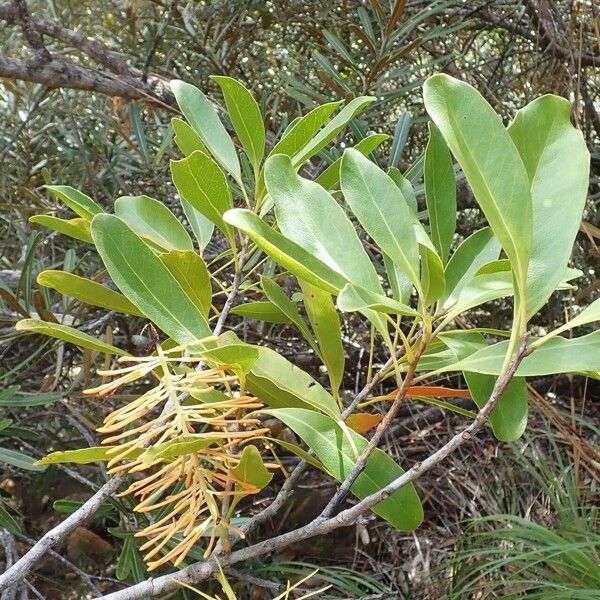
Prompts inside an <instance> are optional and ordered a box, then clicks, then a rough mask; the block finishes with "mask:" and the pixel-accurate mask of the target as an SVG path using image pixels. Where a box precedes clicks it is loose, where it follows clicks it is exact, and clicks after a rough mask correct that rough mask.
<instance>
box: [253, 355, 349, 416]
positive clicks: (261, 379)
mask: <svg viewBox="0 0 600 600" xmlns="http://www.w3.org/2000/svg"><path fill="white" fill-rule="evenodd" d="M256 348H257V349H258V352H259V357H258V360H257V361H256V362H255V363H254V364H253V365H252V368H251V369H250V372H249V373H248V375H247V377H246V384H247V387H248V389H249V390H250V391H251V392H252V393H253V394H254V395H255V396H256V397H257V398H259V400H261V401H262V402H264V403H265V404H268V405H270V406H272V407H273V408H290V407H296V408H305V409H308V410H310V411H315V410H316V411H320V412H322V413H324V414H326V415H329V416H330V417H331V418H333V419H335V420H339V419H340V418H341V416H340V411H339V408H338V405H337V402H336V401H335V400H334V398H333V396H331V394H329V393H328V392H327V390H325V388H324V387H323V386H322V385H321V384H320V383H318V382H317V381H315V380H314V379H313V378H312V377H311V376H310V375H309V374H308V373H306V372H304V371H303V370H302V369H299V368H298V367H296V366H295V365H293V364H292V363H291V362H289V361H288V360H286V359H285V358H284V357H283V356H281V355H280V354H278V353H277V352H275V351H274V350H271V349H269V348H264V347H256Z"/></svg>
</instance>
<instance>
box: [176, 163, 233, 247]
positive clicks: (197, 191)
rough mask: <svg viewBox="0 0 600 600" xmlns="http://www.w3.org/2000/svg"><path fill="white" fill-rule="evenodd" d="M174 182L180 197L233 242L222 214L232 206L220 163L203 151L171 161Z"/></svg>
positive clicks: (230, 231) (229, 229)
mask: <svg viewBox="0 0 600 600" xmlns="http://www.w3.org/2000/svg"><path fill="white" fill-rule="evenodd" d="M171 175H172V177H173V183H174V184H175V187H176V188H177V191H178V192H179V194H180V195H181V197H182V198H183V199H184V200H185V201H186V202H188V203H189V204H191V205H192V206H193V207H194V208H195V209H196V210H197V211H198V212H200V213H201V214H203V215H204V216H205V217H206V218H207V219H209V220H210V221H211V222H213V223H214V224H215V225H216V226H217V227H218V228H219V229H220V230H221V231H222V232H223V233H224V234H225V236H226V237H227V239H228V240H229V241H230V243H232V244H233V232H232V230H231V227H230V226H229V225H228V224H227V223H225V222H224V221H223V213H225V211H227V210H228V209H230V208H231V207H232V206H233V201H232V199H231V191H230V190H229V185H228V184H227V179H226V178H225V175H224V174H223V171H221V169H220V168H219V165H217V163H216V162H215V161H214V160H212V159H211V158H210V156H207V155H206V154H204V153H202V152H194V153H192V154H190V156H188V157H187V158H183V159H181V160H172V161H171Z"/></svg>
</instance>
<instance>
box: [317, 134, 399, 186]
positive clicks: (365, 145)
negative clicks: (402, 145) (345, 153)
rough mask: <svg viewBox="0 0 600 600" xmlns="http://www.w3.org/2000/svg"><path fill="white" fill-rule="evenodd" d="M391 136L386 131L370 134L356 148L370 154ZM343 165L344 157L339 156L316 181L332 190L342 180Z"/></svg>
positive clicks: (366, 154) (362, 152)
mask: <svg viewBox="0 0 600 600" xmlns="http://www.w3.org/2000/svg"><path fill="white" fill-rule="evenodd" d="M388 138H389V136H388V135H385V134H384V133H374V134H372V135H368V136H367V137H365V138H363V139H362V140H360V142H358V144H356V146H354V150H356V151H358V152H360V153H361V154H364V155H365V156H368V155H369V154H371V152H373V150H375V149H376V148H378V147H379V146H380V145H381V144H383V142H385V141H386V140H387V139H388ZM341 165H342V159H341V158H338V159H337V160H336V161H334V162H332V163H331V164H330V165H329V166H328V167H327V168H326V169H325V170H324V171H323V172H322V173H321V174H320V175H319V176H318V177H317V178H316V179H315V183H318V184H319V185H320V186H321V187H324V188H325V189H326V190H330V189H331V188H332V187H335V186H336V185H337V184H338V183H339V181H340V167H341Z"/></svg>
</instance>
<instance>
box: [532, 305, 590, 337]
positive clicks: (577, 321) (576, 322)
mask: <svg viewBox="0 0 600 600" xmlns="http://www.w3.org/2000/svg"><path fill="white" fill-rule="evenodd" d="M595 321H600V298H598V299H597V300H594V301H593V302H592V303H591V304H590V305H589V306H587V307H586V308H584V309H583V310H582V311H581V312H580V313H579V314H578V315H577V316H576V317H573V318H572V319H571V320H570V321H567V322H566V323H565V324H564V325H561V326H560V327H559V328H558V329H555V330H554V331H551V332H550V333H549V334H548V335H546V336H544V337H543V338H542V340H540V341H542V343H545V342H546V341H547V340H548V339H550V338H553V337H555V336H557V335H559V334H561V333H563V332H565V331H568V330H569V329H575V327H581V326H582V325H587V324H588V323H594V322H595Z"/></svg>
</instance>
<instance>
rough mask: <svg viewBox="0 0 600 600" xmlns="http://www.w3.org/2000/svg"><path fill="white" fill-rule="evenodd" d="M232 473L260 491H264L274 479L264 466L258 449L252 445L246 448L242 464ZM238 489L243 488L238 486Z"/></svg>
mask: <svg viewBox="0 0 600 600" xmlns="http://www.w3.org/2000/svg"><path fill="white" fill-rule="evenodd" d="M231 473H232V475H234V477H236V478H237V479H239V480H240V481H243V482H244V483H249V484H250V485H252V486H254V487H255V488H257V489H258V490H262V489H263V488H264V487H265V486H267V485H269V483H270V482H271V479H273V474H272V473H270V472H269V471H268V470H267V469H266V468H265V465H264V464H263V459H262V456H261V455H260V452H259V451H258V448H257V447H256V446H254V445H252V444H248V445H247V446H244V449H243V450H242V455H241V456H240V462H239V463H238V465H237V466H236V467H233V469H231ZM236 487H240V488H241V486H238V485H236Z"/></svg>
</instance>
